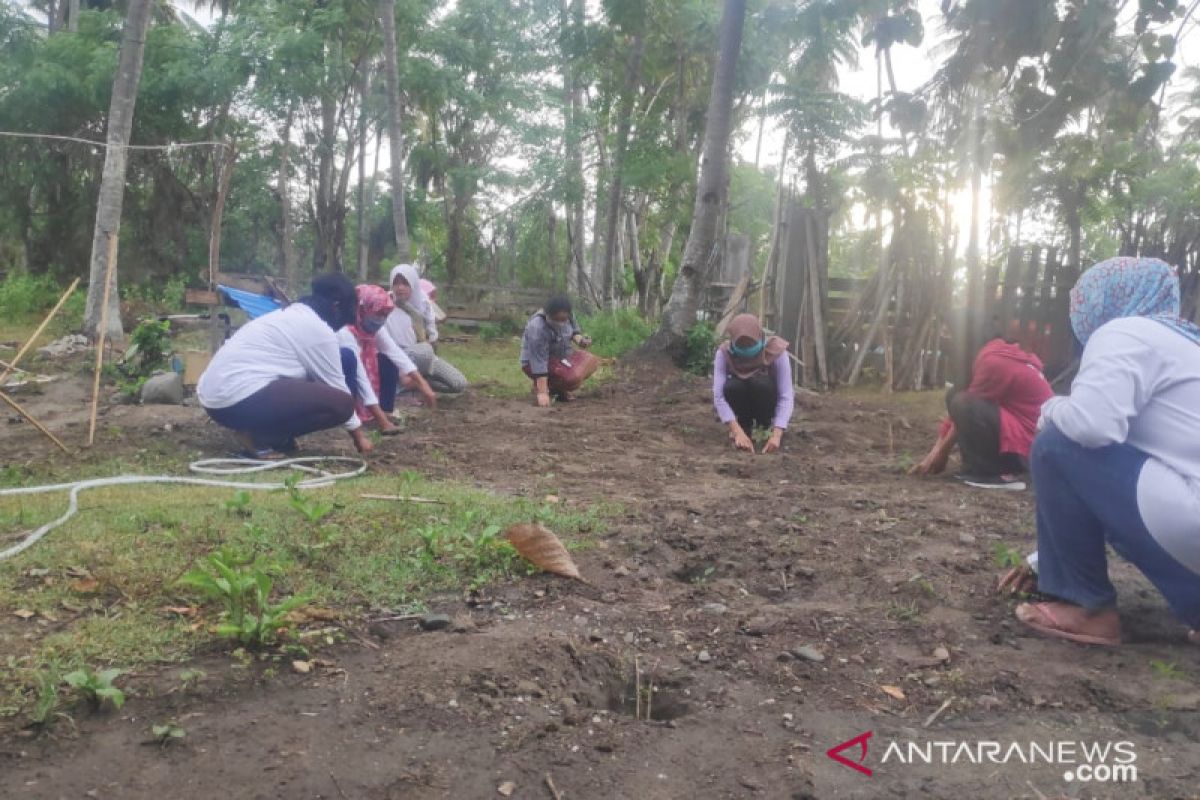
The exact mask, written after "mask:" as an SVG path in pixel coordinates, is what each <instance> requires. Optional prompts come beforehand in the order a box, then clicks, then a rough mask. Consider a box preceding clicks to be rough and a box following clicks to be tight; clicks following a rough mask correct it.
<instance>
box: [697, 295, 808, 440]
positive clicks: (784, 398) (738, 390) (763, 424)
mask: <svg viewBox="0 0 1200 800" xmlns="http://www.w3.org/2000/svg"><path fill="white" fill-rule="evenodd" d="M726 333H727V334H728V339H727V340H726V341H725V342H723V343H722V344H721V346H720V347H718V348H717V354H716V356H715V358H714V360H713V405H714V406H715V407H716V410H717V417H718V418H719V419H720V420H721V422H722V424H724V425H725V426H726V427H728V428H729V438H730V439H731V440H733V446H734V447H736V448H737V449H738V450H745V451H746V452H749V453H753V452H754V440H753V439H751V435H752V433H753V428H754V427H756V426H757V427H758V428H760V429H762V430H767V429H768V428H769V429H770V431H771V433H770V434H769V436H768V438H767V442H766V444H764V445H763V449H762V451H763V453H774V452H775V451H776V450H778V449H779V444H780V442H781V441H782V440H783V432H784V431H785V430H787V426H788V421H789V420H791V418H792V408H793V407H794V405H795V402H796V396H795V390H794V389H793V388H792V365H791V363H790V362H789V361H788V354H787V349H788V343H787V342H786V341H785V340H783V339H780V338H779V337H778V336H767V335H766V333H765V332H764V331H763V328H762V325H761V324H760V323H759V321H758V317H756V316H754V315H753V314H738V315H737V316H736V317H734V318H733V319H732V320H730V322H729V328H728V329H727V331H726Z"/></svg>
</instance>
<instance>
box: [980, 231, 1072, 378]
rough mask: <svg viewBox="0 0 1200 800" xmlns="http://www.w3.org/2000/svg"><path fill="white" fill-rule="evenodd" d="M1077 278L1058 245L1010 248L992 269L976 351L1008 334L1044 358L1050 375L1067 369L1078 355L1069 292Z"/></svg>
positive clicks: (986, 283) (986, 286)
mask: <svg viewBox="0 0 1200 800" xmlns="http://www.w3.org/2000/svg"><path fill="white" fill-rule="evenodd" d="M1078 277H1079V276H1078V275H1077V274H1076V270H1074V269H1073V268H1072V267H1071V266H1070V265H1068V264H1067V263H1065V262H1064V260H1063V256H1062V253H1060V252H1059V250H1058V249H1057V248H1054V247H1048V248H1043V247H1039V246H1038V245H1034V246H1032V247H1029V248H1022V247H1013V248H1011V249H1010V250H1009V252H1008V256H1007V258H1006V260H1005V262H1004V264H1003V269H1002V265H1001V264H1000V263H996V264H993V265H992V266H991V267H990V268H989V269H988V270H987V273H986V281H985V284H984V304H983V309H984V313H983V316H982V319H979V320H976V321H975V330H974V331H972V336H971V339H972V344H973V345H975V348H976V349H977V348H978V347H979V346H982V344H983V343H984V342H986V341H987V340H988V339H991V338H993V337H995V336H1006V337H1008V338H1012V339H1016V340H1017V341H1018V342H1019V343H1020V345H1021V347H1022V349H1024V350H1027V351H1029V352H1031V353H1034V354H1036V355H1037V356H1038V357H1039V358H1041V359H1042V362H1043V363H1044V364H1045V365H1046V370H1047V372H1048V373H1054V374H1057V373H1058V372H1060V371H1062V370H1063V369H1065V368H1066V367H1068V366H1069V365H1070V363H1071V362H1072V361H1073V359H1074V344H1073V337H1072V335H1071V324H1070V321H1069V314H1070V292H1071V287H1072V286H1074V285H1075V281H1076V279H1077V278H1078Z"/></svg>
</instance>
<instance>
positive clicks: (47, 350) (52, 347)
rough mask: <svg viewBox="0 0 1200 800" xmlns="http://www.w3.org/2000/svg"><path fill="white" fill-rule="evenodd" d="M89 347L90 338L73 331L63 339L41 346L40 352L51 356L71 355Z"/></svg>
mask: <svg viewBox="0 0 1200 800" xmlns="http://www.w3.org/2000/svg"><path fill="white" fill-rule="evenodd" d="M87 349H88V340H87V337H86V336H81V335H79V334H78V333H72V334H70V335H68V336H64V337H62V338H61V339H55V340H54V341H53V342H51V343H50V344H48V345H46V346H45V347H39V348H38V353H40V354H41V355H44V356H50V357H51V358H57V357H58V356H69V355H71V354H72V353H82V352H83V351H84V350H87Z"/></svg>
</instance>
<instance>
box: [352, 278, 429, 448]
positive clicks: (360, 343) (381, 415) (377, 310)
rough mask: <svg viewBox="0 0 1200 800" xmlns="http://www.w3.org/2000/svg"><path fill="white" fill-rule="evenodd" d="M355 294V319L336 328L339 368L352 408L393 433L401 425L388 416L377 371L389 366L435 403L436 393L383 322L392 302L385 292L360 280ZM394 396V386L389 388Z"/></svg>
mask: <svg viewBox="0 0 1200 800" xmlns="http://www.w3.org/2000/svg"><path fill="white" fill-rule="evenodd" d="M355 291H356V293H357V295H358V313H357V316H356V319H355V321H354V322H352V323H350V324H349V325H346V326H345V327H344V328H342V329H341V330H340V331H338V342H339V343H340V344H341V346H342V369H343V371H344V372H345V373H346V383H347V384H348V385H349V386H350V392H351V394H353V395H354V397H355V403H356V405H355V411H356V412H357V414H358V418H359V419H360V420H362V421H363V422H371V421H372V420H374V421H375V423H376V424H377V425H378V426H379V430H380V432H381V433H382V434H383V435H385V436H388V435H395V434H398V433H399V432H400V429H399V428H397V427H396V425H395V424H394V423H393V422H392V421H391V420H390V419H389V418H388V415H387V413H386V412H388V411H390V410H391V407H390V406H389V407H388V408H386V409H385V408H383V407H382V403H383V398H382V396H381V394H382V392H381V389H380V375H381V373H382V371H383V369H384V367H385V365H386V366H387V367H389V368H390V369H391V370H392V371H393V372H394V373H395V374H396V375H397V376H398V379H399V380H400V381H401V382H402V383H403V384H404V386H405V387H406V388H410V389H412V390H414V391H416V392H418V393H420V394H421V396H422V397H424V398H425V402H426V403H427V404H428V405H429V406H431V407H433V408H436V407H437V395H435V394H434V393H433V390H432V389H430V388H429V384H428V383H426V382H425V379H424V378H422V377H421V373H420V372H419V371H418V370H417V367H416V365H415V364H413V362H412V360H411V359H410V358H409V357H408V356H407V355H406V354H405V353H404V351H403V350H401V349H400V346H399V345H397V344H396V343H395V341H393V340H392V337H391V334H389V333H388V332H387V329H386V328H384V323H385V322H386V320H387V318H388V314H390V313H391V312H392V311H393V310H394V309H395V306H394V305H392V299H391V297H389V296H388V293H387V292H386V291H384V290H383V289H382V288H380V287H378V286H374V285H372V284H367V283H364V284H360V285H359V286H358V287H357V289H356V290H355ZM392 396H393V397H394V396H395V389H393V390H392Z"/></svg>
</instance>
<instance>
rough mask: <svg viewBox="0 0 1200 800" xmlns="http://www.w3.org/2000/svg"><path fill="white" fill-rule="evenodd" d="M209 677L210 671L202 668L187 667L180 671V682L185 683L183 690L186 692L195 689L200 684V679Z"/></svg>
mask: <svg viewBox="0 0 1200 800" xmlns="http://www.w3.org/2000/svg"><path fill="white" fill-rule="evenodd" d="M207 677H208V673H207V672H205V671H204V670H202V669H185V670H184V671H183V672H181V673H179V682H180V683H181V684H183V690H184V691H185V692H186V691H187V690H189V689H194V688H195V687H196V686H198V685H199V684H200V681H202V680H204V679H205V678H207Z"/></svg>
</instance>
